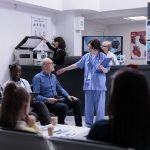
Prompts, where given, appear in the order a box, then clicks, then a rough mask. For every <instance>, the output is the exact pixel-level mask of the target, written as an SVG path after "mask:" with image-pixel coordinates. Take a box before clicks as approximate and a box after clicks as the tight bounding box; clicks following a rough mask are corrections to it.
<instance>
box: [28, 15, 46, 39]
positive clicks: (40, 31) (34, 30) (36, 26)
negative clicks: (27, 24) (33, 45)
mask: <svg viewBox="0 0 150 150" xmlns="http://www.w3.org/2000/svg"><path fill="white" fill-rule="evenodd" d="M31 35H32V36H40V37H41V36H46V35H47V19H44V18H36V17H31Z"/></svg>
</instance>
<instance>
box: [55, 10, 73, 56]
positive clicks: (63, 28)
mask: <svg viewBox="0 0 150 150" xmlns="http://www.w3.org/2000/svg"><path fill="white" fill-rule="evenodd" d="M74 16H75V15H74V13H60V14H57V17H56V29H57V31H56V34H57V36H62V37H63V38H64V40H65V41H66V50H67V52H68V54H69V55H74Z"/></svg>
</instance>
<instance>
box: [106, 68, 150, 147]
mask: <svg viewBox="0 0 150 150" xmlns="http://www.w3.org/2000/svg"><path fill="white" fill-rule="evenodd" d="M113 77H114V79H113V82H112V83H113V88H112V93H111V98H110V103H109V109H108V115H109V117H110V120H109V121H110V125H111V132H110V138H111V141H113V142H114V143H118V144H122V145H127V146H133V147H134V146H136V145H137V146H139V145H143V144H149V142H150V95H149V87H148V83H147V80H146V78H145V76H144V74H143V73H142V72H141V71H139V70H137V69H133V68H126V69H123V70H119V71H117V72H116V73H115V74H114V75H113Z"/></svg>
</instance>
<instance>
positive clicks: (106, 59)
mask: <svg viewBox="0 0 150 150" xmlns="http://www.w3.org/2000/svg"><path fill="white" fill-rule="evenodd" d="M111 60H112V58H110V57H108V58H107V57H106V58H105V59H104V60H103V61H102V62H101V65H103V66H104V67H109V63H110V61H111Z"/></svg>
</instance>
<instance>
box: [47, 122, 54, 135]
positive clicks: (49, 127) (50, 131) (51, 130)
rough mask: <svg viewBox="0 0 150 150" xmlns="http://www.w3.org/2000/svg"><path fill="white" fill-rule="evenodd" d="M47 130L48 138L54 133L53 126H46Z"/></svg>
mask: <svg viewBox="0 0 150 150" xmlns="http://www.w3.org/2000/svg"><path fill="white" fill-rule="evenodd" d="M47 130H48V135H49V136H52V135H53V133H54V126H53V125H52V124H50V125H49V126H48V128H47Z"/></svg>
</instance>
